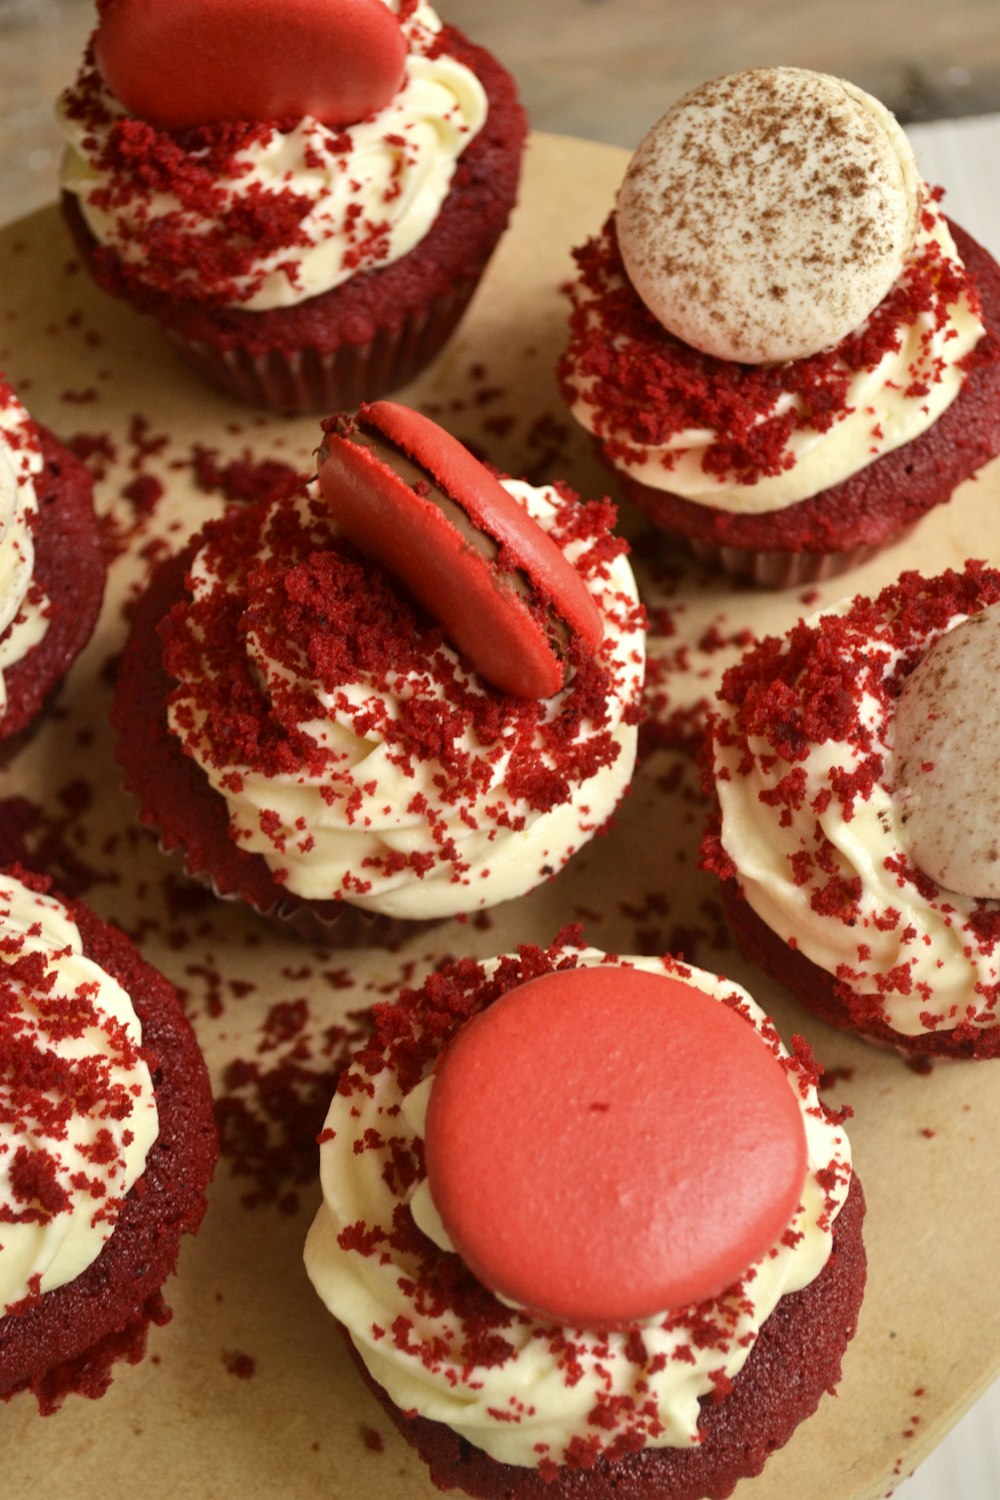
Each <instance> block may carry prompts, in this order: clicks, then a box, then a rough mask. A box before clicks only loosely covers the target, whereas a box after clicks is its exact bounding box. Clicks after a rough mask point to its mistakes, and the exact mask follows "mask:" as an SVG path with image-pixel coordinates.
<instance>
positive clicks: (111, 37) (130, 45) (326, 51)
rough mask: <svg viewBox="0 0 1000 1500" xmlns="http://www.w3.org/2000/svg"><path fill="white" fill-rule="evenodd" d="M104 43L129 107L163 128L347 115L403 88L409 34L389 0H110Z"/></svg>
mask: <svg viewBox="0 0 1000 1500" xmlns="http://www.w3.org/2000/svg"><path fill="white" fill-rule="evenodd" d="M94 54H95V57H96V59H97V65H98V67H99V68H100V70H101V73H102V74H103V76H104V80H105V82H106V83H107V85H108V87H109V88H110V90H111V92H112V93H113V94H114V95H115V97H116V98H117V99H119V100H120V101H121V103H122V104H124V105H125V107H126V109H128V110H129V111H130V112H131V113H132V114H134V115H137V116H138V117H139V118H140V119H142V120H147V121H148V122H149V123H150V124H152V125H157V126H159V127H161V128H163V129H167V130H183V129H186V128H188V127H190V126H197V125H212V124H215V123H217V122H219V121H221V120H283V119H300V118H301V117H302V116H304V115H313V116H314V117H315V118H316V119H318V120H321V121H322V122H323V123H324V124H325V125H333V126H341V125H352V124H355V123H356V122H357V121H358V120H363V119H365V118H366V116H368V115H370V114H373V113H374V112H375V111H376V110H378V109H381V108H382V106H383V105H384V104H386V103H388V101H389V100H390V99H391V98H392V96H393V94H394V93H395V92H396V90H397V89H398V88H399V86H400V84H401V82H402V79H403V70H404V66H405V60H406V42H405V40H404V37H403V33H402V30H401V28H400V25H399V20H398V18H397V16H396V15H395V14H394V12H393V11H391V10H390V9H389V7H388V6H387V5H385V4H383V3H382V0H280V3H277V0H170V3H169V4H163V3H162V0H104V3H103V4H102V5H101V8H100V21H99V24H98V27H97V31H96V33H95V36H94Z"/></svg>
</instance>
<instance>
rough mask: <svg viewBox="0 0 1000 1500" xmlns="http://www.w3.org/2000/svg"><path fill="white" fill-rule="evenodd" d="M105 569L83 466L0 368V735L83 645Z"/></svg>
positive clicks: (34, 710)
mask: <svg viewBox="0 0 1000 1500" xmlns="http://www.w3.org/2000/svg"><path fill="white" fill-rule="evenodd" d="M105 573H106V565H105V558H104V550H103V545H102V541H101V534H100V530H99V527H98V522H97V518H96V516H95V514H94V506H93V496H92V485H91V480H90V475H89V474H88V473H87V471H86V469H85V468H84V466H83V464H81V463H80V462H79V460H78V459H77V458H75V457H74V455H73V454H72V453H70V452H69V450H68V449H67V448H64V447H63V445H62V444H61V443H60V442H59V440H58V439H57V438H56V437H54V436H53V434H52V433H50V432H48V431H46V430H45V429H44V428H41V427H39V426H38V425H37V424H36V423H35V422H33V421H32V420H31V418H30V417H29V416H28V413H27V412H26V411H25V409H24V407H23V406H22V405H21V402H20V401H19V400H18V398H17V396H16V395H15V394H14V391H13V390H12V389H11V387H10V386H9V385H8V384H7V382H6V381H5V380H4V379H3V378H2V377H0V738H7V737H8V736H10V735H13V734H16V733H17V732H18V731H19V730H21V729H24V728H25V726H26V725H28V724H30V723H31V721H32V720H33V719H34V718H35V717H36V715H37V714H38V712H39V710H40V709H41V707H42V704H43V702H44V700H45V699H46V698H47V697H48V695H49V694H50V693H51V692H52V691H53V689H54V688H55V687H56V685H57V684H58V683H59V682H61V680H62V678H63V677H64V676H65V674H66V672H67V671H68V670H69V667H70V666H71V664H72V663H73V661H74V660H75V659H76V657H77V656H78V655H79V653H80V652H81V651H82V650H83V648H84V646H85V645H86V644H87V642H88V640H89V639H90V636H91V634H92V632H93V629H94V625H95V623H96V621H97V616H98V614H99V612H100V608H101V600H102V598H103V596H104V581H105Z"/></svg>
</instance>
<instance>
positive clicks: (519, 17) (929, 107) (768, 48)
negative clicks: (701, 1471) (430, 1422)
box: [0, 0, 1000, 1500]
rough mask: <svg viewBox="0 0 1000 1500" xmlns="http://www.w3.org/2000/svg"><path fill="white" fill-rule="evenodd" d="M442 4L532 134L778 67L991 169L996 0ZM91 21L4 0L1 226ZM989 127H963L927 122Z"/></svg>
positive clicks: (949, 176) (22, 210) (43, 176)
mask: <svg viewBox="0 0 1000 1500" xmlns="http://www.w3.org/2000/svg"><path fill="white" fill-rule="evenodd" d="M165 3H169V0H165ZM439 8H440V13H441V14H442V16H443V17H444V18H445V19H447V20H450V21H452V22H453V23H454V24H455V25H456V26H458V27H459V28H460V29H461V30H462V31H464V32H466V33H467V34H468V35H469V36H470V37H471V38H472V39H473V40H475V41H477V42H480V43H481V44H482V45H483V46H485V47H487V48H488V49H489V50H491V51H493V52H495V53H496V54H497V56H498V57H499V58H501V60H502V61H503V62H504V63H505V64H506V65H507V67H508V68H509V69H510V70H511V71H512V72H513V73H514V74H515V76H516V77H517V78H518V80H519V83H520V86H521V91H522V95H523V97H524V100H525V103H526V105H527V108H528V112H529V116H530V119H531V122H532V126H533V128H534V129H535V130H540V131H549V132H556V133H561V134H567V135H574V136H580V137H583V138H586V139H591V140H599V141H606V142H610V143H612V144H616V145H620V146H625V147H628V148H632V147H634V146H636V145H637V144H638V142H639V140H640V139H641V138H642V136H643V135H644V134H645V132H646V130H647V129H648V128H649V126H650V125H651V124H653V122H654V121H655V120H656V119H657V118H658V117H659V116H660V115H661V114H662V113H663V111H664V110H665V109H666V107H667V106H668V105H669V104H670V103H671V102H672V101H673V100H674V99H676V98H678V97H679V96H680V95H681V94H682V93H684V92H686V91H687V90H688V89H690V88H693V87H695V86H696V85H697V84H699V83H702V82H703V81H704V80H705V79H707V78H710V77H713V76H715V75H717V74H720V73H725V72H728V71H732V70H734V69H737V68H745V67H753V66H762V65H773V64H777V63H786V64H792V65H796V66H800V67H809V68H817V69H820V70H822V71H824V72H830V73H836V74H840V75H841V76H844V77H847V78H850V79H852V80H853V81H854V82H855V83H857V84H860V85H861V86H862V87H863V88H866V89H868V90H869V91H870V92H871V93H873V94H875V95H876V96H877V97H879V98H880V99H882V100H883V102H884V103H886V104H887V105H888V106H889V107H890V109H892V110H893V111H894V112H895V113H896V115H897V116H898V117H899V119H900V120H901V121H902V122H903V123H904V124H906V125H910V126H915V127H916V128H915V129H914V130H913V131H912V134H913V136H914V139H915V142H916V143H917V144H918V151H919V150H920V146H921V144H923V145H925V146H926V148H927V149H928V150H930V151H932V153H933V160H934V165H935V169H936V170H935V172H934V176H935V177H936V178H937V180H940V181H943V182H946V183H948V182H950V183H952V184H955V182H956V180H957V175H958V174H959V173H960V172H964V173H969V172H972V171H975V172H981V171H982V169H981V167H980V165H979V163H980V162H981V161H983V160H989V159H990V153H992V159H995V151H994V142H995V140H996V139H1000V0H500V3H493V4H487V3H484V0H440V7H439ZM95 14H96V13H95V7H94V3H93V0H0V225H2V224H9V223H10V222H11V221H12V220H14V219H17V218H20V217H21V216H22V215H24V214H27V213H29V212H31V211H32V210H34V209H36V208H39V207H41V206H42V205H44V204H47V203H49V202H51V201H52V200H53V199H54V198H55V196H56V182H57V174H58V165H59V156H60V141H59V137H58V134H57V131H56V128H55V122H54V118H53V102H54V100H55V98H56V96H57V94H58V93H59V91H60V90H61V89H62V88H63V87H64V86H65V85H67V84H68V83H70V82H71V81H72V79H73V77H74V74H75V72H76V68H77V64H78V61H79V58H80V55H81V53H82V51H83V48H84V45H85V43H86V39H87V37H88V35H89V34H90V31H91V29H92V27H93V25H94V22H95ZM989 115H993V116H994V119H993V120H992V121H989V120H983V121H981V122H977V121H975V120H971V119H970V120H968V122H967V125H968V127H969V128H968V129H967V128H966V127H965V126H963V127H962V129H961V130H949V131H940V130H935V128H934V126H933V125H931V126H927V125H926V124H925V123H923V122H940V121H954V120H956V119H957V118H959V117H970V116H989ZM981 127H982V128H981ZM983 131H985V132H986V134H984V133H983ZM973 145H974V148H975V149H974V150H973V149H972V147H973ZM982 176H983V179H984V180H983V182H982V189H981V194H980V193H977V194H976V195H975V196H976V198H977V199H978V200H979V201H981V203H982V205H983V213H984V218H983V219H982V220H981V221H980V222H979V223H973V222H967V227H968V228H970V229H973V230H974V231H976V232H978V233H979V235H980V237H981V238H983V239H985V240H986V242H987V243H988V244H990V245H992V247H993V249H994V252H996V251H997V249H998V248H1000V194H998V193H997V191H996V188H995V187H994V185H993V184H992V182H989V181H987V180H985V178H986V173H985V172H982ZM976 185H977V187H979V182H978V180H977V184H976ZM990 216H992V217H990ZM944 1495H950V1496H953V1497H955V1500H996V1497H997V1495H1000V1387H994V1388H993V1390H992V1391H991V1392H990V1393H989V1394H988V1396H987V1397H985V1398H983V1400H981V1401H980V1402H979V1403H978V1405H977V1406H976V1407H974V1408H973V1410H972V1411H971V1412H970V1413H969V1414H968V1416H967V1417H966V1418H965V1419H964V1420H963V1421H962V1422H961V1423H960V1424H959V1426H958V1427H957V1428H955V1429H954V1431H953V1432H952V1433H951V1435H950V1436H949V1437H948V1439H947V1440H946V1442H945V1443H944V1444H942V1446H941V1447H940V1448H939V1449H938V1450H937V1451H936V1452H935V1453H934V1454H933V1455H932V1456H931V1458H930V1459H929V1460H928V1461H927V1463H925V1464H924V1465H923V1467H922V1468H921V1469H920V1470H919V1472H918V1473H917V1475H916V1476H914V1477H913V1478H912V1479H908V1480H904V1481H903V1482H901V1483H900V1484H899V1485H898V1486H897V1488H896V1490H895V1496H896V1500H941V1497H942V1496H944ZM803 1500H806V1497H803Z"/></svg>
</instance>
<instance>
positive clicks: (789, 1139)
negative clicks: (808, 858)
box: [425, 965, 806, 1329]
mask: <svg viewBox="0 0 1000 1500" xmlns="http://www.w3.org/2000/svg"><path fill="white" fill-rule="evenodd" d="M425 1151H426V1162H427V1177H428V1182H429V1184H430V1188H431V1194H432V1197H433V1200H434V1204H435V1207H436V1208H437V1210H438V1213H439V1214H440V1216H441V1220H442V1222H443V1224H444V1226H445V1229H446V1230H447V1232H448V1235H449V1238H450V1239H451V1240H452V1242H453V1244H454V1245H455V1248H456V1250H457V1251H458V1253H459V1254H460V1255H461V1257H462V1259H463V1260H464V1261H465V1262H466V1264H467V1265H468V1266H469V1267H470V1269H471V1270H472V1271H473V1273H474V1274H475V1275H476V1276H477V1277H478V1279H479V1280H480V1281H482V1282H483V1283H484V1284H485V1285H486V1286H488V1287H489V1288H490V1289H491V1290H492V1291H494V1292H496V1293H498V1294H499V1295H500V1296H502V1297H504V1298H507V1299H508V1300H510V1301H513V1302H515V1303H516V1304H518V1305H519V1306H523V1307H526V1308H528V1309H529V1310H530V1311H532V1312H534V1313H536V1314H537V1315H540V1316H543V1317H547V1318H551V1319H553V1320H555V1321H557V1322H561V1323H566V1324H569V1325H571V1326H576V1327H584V1328H598V1329H602V1328H616V1327H623V1326H625V1325H627V1324H630V1323H632V1322H635V1321H636V1320H638V1319H642V1318H646V1317H650V1316H652V1315H654V1314H655V1313H657V1312H663V1311H664V1309H669V1308H674V1307H684V1306H688V1305H691V1304H696V1303H699V1302H701V1301H703V1300H704V1299H706V1298H708V1297H713V1296H716V1295H718V1294H719V1293H721V1292H722V1291H724V1290H725V1288H726V1287H727V1286H729V1285H731V1284H732V1283H733V1282H735V1281H736V1280H737V1279H738V1278H739V1277H740V1276H741V1275H742V1274H743V1273H744V1272H745V1271H746V1269H747V1267H748V1266H751V1265H752V1264H753V1263H754V1261H755V1260H757V1259H759V1258H760V1257H761V1256H762V1255H764V1254H766V1253H767V1251H768V1250H769V1248H770V1247H771V1246H772V1245H773V1244H774V1243H775V1242H776V1241H777V1240H778V1238H779V1237H780V1235H781V1234H782V1232H783V1231H784V1230H785V1228H786V1227H787V1225H788V1223H789V1221H790V1220H791V1218H792V1216H793V1214H794V1212H795V1208H796V1205H797V1204H798V1203H799V1201H800V1197H801V1193H802V1187H803V1183H804V1181H805V1175H806V1140H805V1130H804V1127H803V1123H802V1116H801V1112H800V1109H799V1104H798V1101H797V1100H796V1097H795V1095H794V1093H793V1091H792V1089H791V1087H790V1086H789V1082H788V1078H787V1076H786V1074H785V1070H784V1068H783V1067H782V1065H781V1063H780V1061H779V1060H778V1058H777V1057H776V1056H775V1054H774V1053H773V1052H772V1051H771V1050H770V1048H769V1047H768V1046H767V1045H766V1044H765V1043H764V1042H763V1041H762V1039H761V1037H760V1035H759V1034H758V1033H757V1031H756V1030H755V1028H754V1027H753V1026H752V1025H751V1024H750V1023H749V1022H748V1021H747V1020H746V1019H745V1018H744V1017H743V1016H741V1015H740V1014H738V1012H736V1011H735V1010H733V1009H731V1008H730V1007H729V1006H727V1005H724V1004H720V1002H719V1001H718V1000H716V999H714V998H713V997H712V996H711V995H708V994H706V993H705V992H704V991H703V990H700V989H697V988H696V987H694V986H693V985H690V984H687V983H685V982H684V981H683V980H681V979H678V978H674V977H671V976H667V975H658V974H651V973H648V972H645V971H642V970H637V969H633V968H627V967H618V966H612V965H601V966H597V967H579V968H573V969H566V970H560V971H556V972H554V973H551V974H546V975H544V976H543V977H541V978H539V979H534V980H530V981H528V982H527V983H525V984H522V985H520V986H519V987H518V988H516V989H512V990H509V991H507V993H506V994H504V995H503V996H502V997H501V998H500V999H499V1000H497V1001H496V1002H495V1003H494V1004H493V1005H491V1006H490V1007H489V1008H488V1009H487V1010H484V1011H481V1012H480V1013H479V1014H478V1015H477V1016H475V1017H474V1018H473V1019H472V1020H471V1021H470V1022H469V1023H468V1024H467V1025H466V1026H465V1027H464V1028H463V1029H462V1030H461V1031H460V1032H459V1033H458V1034H457V1036H456V1037H455V1039H454V1041H453V1042H452V1043H451V1045H450V1046H449V1048H448V1049H447V1051H446V1052H445V1053H444V1054H443V1055H442V1057H441V1059H440V1061H439V1062H438V1066H437V1071H436V1073H435V1077H434V1085H433V1089H432V1092H431V1097H430V1104H429V1107H428V1112H427V1128H426V1137H425Z"/></svg>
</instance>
